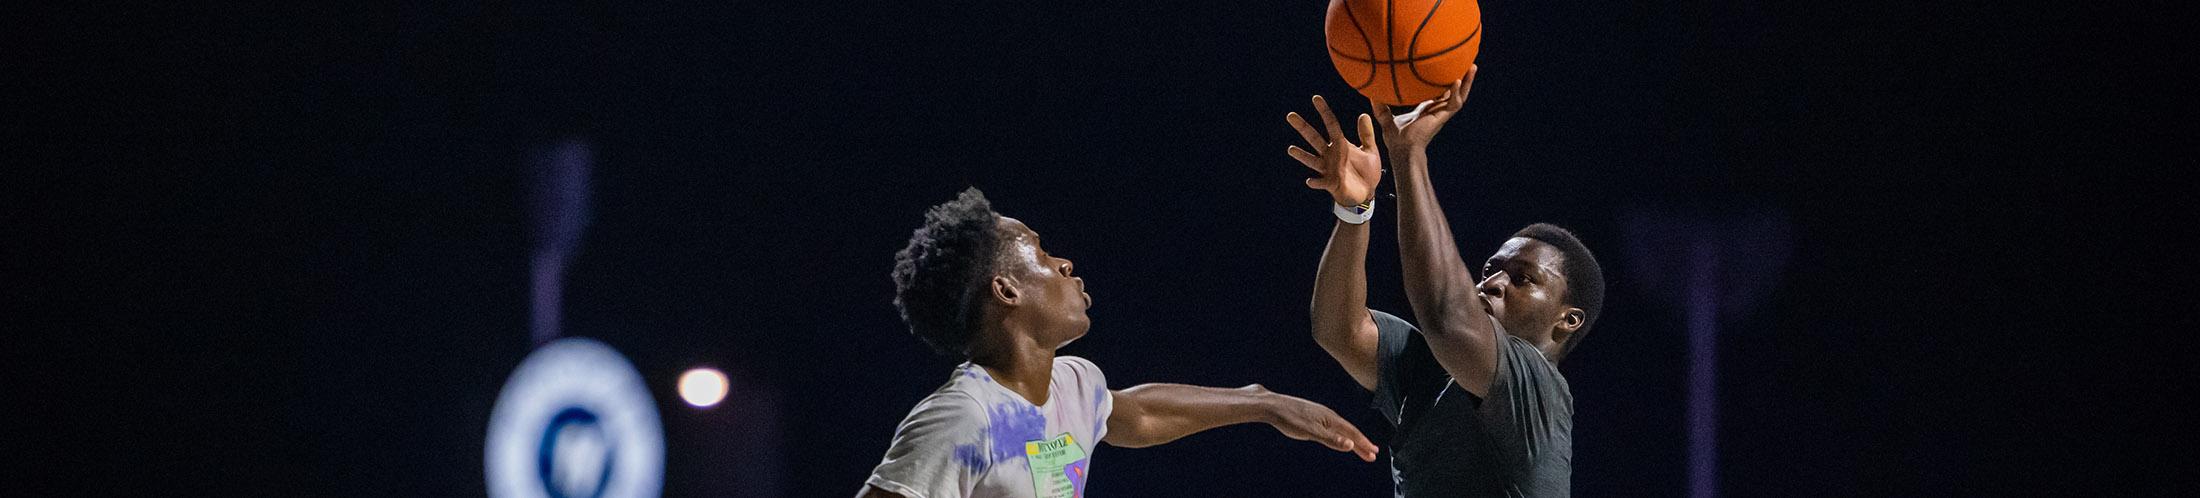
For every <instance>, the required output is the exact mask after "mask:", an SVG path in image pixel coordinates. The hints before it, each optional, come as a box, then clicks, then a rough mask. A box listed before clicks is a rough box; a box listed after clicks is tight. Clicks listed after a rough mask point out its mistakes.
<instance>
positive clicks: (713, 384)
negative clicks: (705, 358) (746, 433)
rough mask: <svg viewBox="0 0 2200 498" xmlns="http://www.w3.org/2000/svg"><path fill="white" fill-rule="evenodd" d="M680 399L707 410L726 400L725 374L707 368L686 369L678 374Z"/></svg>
mask: <svg viewBox="0 0 2200 498" xmlns="http://www.w3.org/2000/svg"><path fill="white" fill-rule="evenodd" d="M680 399H685V400H687V402H688V404H690V405H695V406H696V407H697V408H707V407H710V406H711V405H716V404H718V402H719V401H720V400H724V399H726V374H723V373H719V372H718V371H717V370H714V369H709V368H693V369H688V371H687V373H684V374H680Z"/></svg>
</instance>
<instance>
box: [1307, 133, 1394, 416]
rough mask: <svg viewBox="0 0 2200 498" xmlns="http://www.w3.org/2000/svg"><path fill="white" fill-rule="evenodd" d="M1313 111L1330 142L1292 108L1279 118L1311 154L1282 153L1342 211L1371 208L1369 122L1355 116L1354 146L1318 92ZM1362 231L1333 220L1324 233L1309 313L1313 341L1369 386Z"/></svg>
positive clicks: (1376, 171)
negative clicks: (1324, 244) (1312, 174)
mask: <svg viewBox="0 0 2200 498" xmlns="http://www.w3.org/2000/svg"><path fill="white" fill-rule="evenodd" d="M1314 109H1315V110H1316V111H1318V112H1320V113H1321V117H1322V124H1323V125H1325V126H1327V127H1328V128H1329V136H1330V137H1336V141H1335V142H1331V141H1329V140H1327V139H1325V138H1324V137H1323V136H1322V134H1321V133H1320V132H1317V131H1315V130H1314V126H1313V125H1311V124H1308V123H1307V122H1306V118H1303V117H1300V116H1299V113H1296V112H1294V113H1290V114H1287V115H1285V116H1284V121H1288V122H1290V123H1291V127H1292V128H1294V129H1297V130H1298V132H1299V137H1300V138H1303V139H1306V143H1307V146H1308V147H1309V148H1311V149H1313V151H1314V152H1308V151H1307V150H1306V149H1300V148H1298V147H1296V146H1293V147H1291V148H1289V149H1286V150H1285V152H1286V153H1288V154H1290V155H1291V158H1292V159H1297V160H1298V161H1299V163H1300V164H1304V165H1306V167H1307V168H1308V169H1312V170H1314V172H1315V173H1316V174H1318V175H1320V176H1319V177H1316V178H1310V179H1307V180H1306V186H1307V187H1308V188H1313V189H1317V190H1322V191H1326V192H1328V193H1329V198H1330V202H1333V203H1336V205H1338V206H1341V207H1346V208H1348V209H1350V208H1354V207H1365V206H1371V205H1372V203H1373V202H1374V199H1375V185H1376V184H1378V183H1381V181H1382V174H1383V170H1382V165H1381V161H1380V160H1379V159H1377V156H1378V154H1377V152H1376V149H1375V126H1374V120H1373V119H1370V118H1369V117H1368V116H1367V115H1364V114H1363V115H1360V119H1359V121H1358V124H1359V131H1360V145H1353V144H1352V142H1351V141H1349V140H1347V139H1346V138H1345V136H1344V130H1343V128H1342V127H1340V126H1338V125H1337V116H1336V114H1334V113H1332V112H1331V111H1330V109H1329V103H1328V102H1325V101H1323V100H1322V98H1321V96H1319V95H1316V96H1314ZM1367 233H1368V228H1367V225H1365V224H1353V223H1347V222H1345V221H1344V220H1343V219H1338V220H1337V221H1336V227H1335V228H1333V229H1331V230H1330V233H1329V247H1328V248H1327V249H1324V250H1323V251H1322V261H1321V266H1320V267H1319V268H1317V269H1316V270H1315V271H1314V302H1313V304H1312V305H1311V312H1312V314H1313V329H1314V343H1316V344H1320V345H1321V347H1322V350H1324V351H1328V352H1329V356H1330V357H1332V358H1336V359H1337V364H1338V365H1339V366H1343V367H1344V370H1345V372H1346V373H1348V374H1351V375H1352V380H1353V381H1354V382H1358V383H1360V387H1361V388H1365V389H1374V388H1375V381H1376V380H1377V379H1376V376H1377V374H1376V358H1375V354H1376V352H1375V348H1376V335H1375V334H1376V332H1375V320H1374V319H1373V318H1372V317H1370V316H1368V312H1367V237H1368V235H1367Z"/></svg>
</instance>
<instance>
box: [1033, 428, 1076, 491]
mask: <svg viewBox="0 0 2200 498" xmlns="http://www.w3.org/2000/svg"><path fill="white" fill-rule="evenodd" d="M1024 459H1025V460H1026V461H1029V462H1031V486H1032V490H1033V491H1036V493H1034V494H1036V495H1037V496H1039V498H1078V497H1082V496H1084V495H1085V471H1086V470H1087V467H1086V466H1087V464H1089V463H1090V462H1091V461H1090V460H1089V459H1087V458H1085V448H1084V447H1082V446H1078V445H1077V440H1076V439H1075V438H1071V437H1070V435H1069V433H1067V432H1064V433H1062V435H1059V436H1054V438H1052V439H1034V440H1031V441H1026V442H1024Z"/></svg>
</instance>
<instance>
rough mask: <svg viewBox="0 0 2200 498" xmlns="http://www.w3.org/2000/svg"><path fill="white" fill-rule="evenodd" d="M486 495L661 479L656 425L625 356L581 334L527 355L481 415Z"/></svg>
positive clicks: (588, 495)
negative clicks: (485, 433) (485, 420)
mask: <svg viewBox="0 0 2200 498" xmlns="http://www.w3.org/2000/svg"><path fill="white" fill-rule="evenodd" d="M485 453H487V458H486V463H487V466H488V473H489V476H488V477H489V496H491V497H495V498H536V497H546V498H632V497H648V496H657V495H658V494H659V492H660V491H661V490H662V489H663V486H664V472H665V440H664V429H663V427H662V426H661V425H660V423H659V422H658V419H657V404H656V401H655V400H653V399H651V398H650V397H649V387H648V386H647V385H645V384H643V383H642V375H641V374H640V373H638V372H636V371H635V370H634V365H633V364H632V363H628V362H627V361H626V357H624V356H620V355H619V352H618V351H616V350H613V349H611V347H610V346H606V345H604V344H603V343H601V342H596V341H594V340H590V339H584V338H578V337H573V338H566V339H559V340H556V341H552V342H551V343H549V344H546V345H543V346H542V347H541V348H538V349H536V350H535V352H534V353H532V354H529V355H527V360H526V361H523V362H520V364H519V369H517V370H514V371H512V378H510V379H507V380H505V382H504V392H503V393H501V394H498V395H497V404H496V408H495V409H494V411H492V412H490V414H489V441H488V445H487V450H486V452H485Z"/></svg>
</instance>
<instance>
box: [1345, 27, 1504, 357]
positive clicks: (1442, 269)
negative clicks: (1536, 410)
mask: <svg viewBox="0 0 2200 498" xmlns="http://www.w3.org/2000/svg"><path fill="white" fill-rule="evenodd" d="M1474 73H1475V69H1474V68H1469V69H1468V70H1467V75H1466V77H1465V78H1461V79H1460V80H1459V82H1457V83H1453V84H1452V87H1451V89H1450V90H1446V91H1445V92H1444V94H1443V95H1442V96H1439V97H1437V99H1436V100H1432V101H1428V102H1423V103H1422V104H1421V105H1420V107H1417V108H1415V109H1414V110H1413V112H1411V113H1408V114H1406V115H1404V116H1396V117H1393V116H1391V115H1390V108H1389V107H1388V106H1386V105H1383V104H1381V103H1375V104H1374V105H1375V114H1376V116H1377V117H1378V118H1379V119H1381V120H1382V121H1383V123H1384V126H1383V139H1384V141H1385V142H1387V143H1388V144H1389V146H1390V166H1391V169H1392V170H1394V171H1396V174H1397V176H1398V257H1399V265H1400V266H1401V267H1402V268H1403V269H1404V280H1405V287H1406V300H1407V301H1408V302H1410V303H1412V305H1413V314H1414V316H1416V317H1418V318H1419V319H1420V322H1421V335H1422V337H1423V338H1425V339H1426V340H1427V341H1428V346H1429V351H1430V352H1431V353H1432V354H1433V355H1434V356H1435V357H1436V363H1437V364H1439V365H1442V366H1443V367H1444V371H1445V372H1446V373H1450V374H1451V377H1452V380H1453V381H1455V382H1458V383H1459V386H1460V387H1464V388H1466V389H1467V391H1468V392H1471V393H1474V395H1475V396H1487V395H1488V394H1489V389H1490V379H1492V378H1494V377H1495V376H1496V373H1497V336H1496V334H1497V330H1496V329H1497V327H1496V325H1495V324H1493V323H1492V321H1491V319H1490V317H1489V309H1488V304H1487V303H1484V302H1483V301H1482V296H1481V293H1480V292H1479V291H1477V290H1475V281H1474V274H1473V273H1472V272H1471V271H1470V270H1469V269H1468V266H1467V265H1466V262H1465V261H1463V260H1461V259H1460V258H1459V246H1458V244H1457V243H1456V242H1454V239H1453V238H1452V235H1451V225H1450V224H1449V222H1447V221H1446V220H1445V219H1444V211H1443V208H1442V207H1441V206H1439V205H1437V203H1436V191H1435V189H1434V188H1433V187H1431V186H1430V184H1429V176H1428V143H1429V140H1431V139H1433V138H1435V137H1436V132H1437V130H1440V129H1442V128H1443V126H1444V123H1445V122H1446V121H1449V120H1450V119H1451V117H1452V115H1454V114H1456V113H1457V112H1458V111H1459V108H1460V106H1462V105H1465V104H1466V101H1467V91H1468V90H1469V89H1471V88H1473V86H1474Z"/></svg>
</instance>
